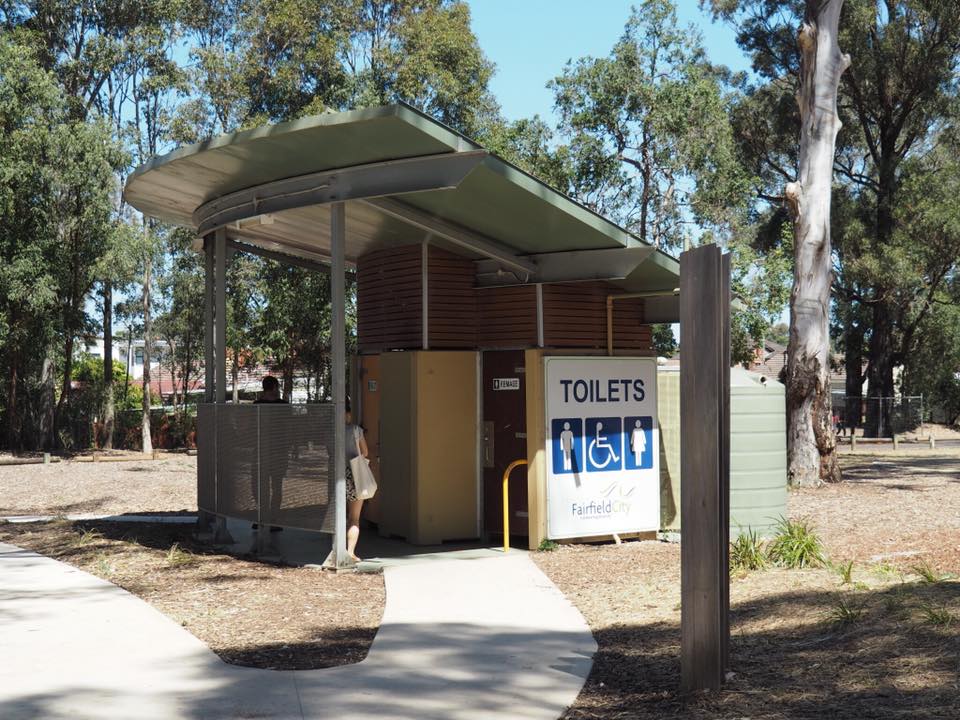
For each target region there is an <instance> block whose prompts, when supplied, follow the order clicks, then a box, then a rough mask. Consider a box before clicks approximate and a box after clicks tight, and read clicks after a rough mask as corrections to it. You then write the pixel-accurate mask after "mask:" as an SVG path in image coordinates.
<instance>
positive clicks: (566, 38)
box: [470, 0, 749, 120]
mask: <svg viewBox="0 0 960 720" xmlns="http://www.w3.org/2000/svg"><path fill="white" fill-rule="evenodd" d="M632 4H635V2H634V3H631V2H628V1H626V0H587V1H585V0H471V2H470V11H471V15H472V18H473V31H474V34H476V36H477V39H478V40H479V42H480V47H481V48H482V49H483V51H484V52H485V53H486V55H487V57H488V58H490V60H492V61H493V62H494V63H496V65H497V73H496V75H495V76H494V78H493V81H492V82H491V89H492V90H493V92H494V94H495V96H496V97H497V99H498V100H499V101H500V105H501V107H502V110H503V114H504V115H505V116H506V117H507V118H509V119H510V120H516V119H519V118H522V117H530V116H532V115H534V114H538V113H539V114H540V115H541V116H542V117H544V118H547V117H552V108H553V97H552V94H551V93H550V91H549V90H548V89H547V88H546V84H547V82H548V81H549V80H551V79H552V78H554V77H556V76H557V75H559V74H560V72H561V71H562V70H563V66H564V65H565V64H566V62H567V61H568V60H571V59H572V60H576V59H577V58H580V57H583V56H586V55H592V56H594V57H599V56H604V55H607V54H609V52H610V50H611V49H612V48H613V45H614V43H616V41H617V39H618V38H619V37H620V35H621V34H622V33H623V26H624V24H625V23H626V21H627V17H628V16H629V15H630V6H631V5H632ZM676 4H677V6H678V10H677V14H678V16H679V18H680V22H681V23H682V24H684V25H694V26H695V27H696V28H697V30H699V31H700V33H701V35H702V36H703V40H704V45H705V46H706V48H707V53H708V55H709V57H710V60H711V62H714V63H717V64H722V65H726V66H727V67H729V68H731V69H733V70H748V69H749V62H748V60H747V58H746V57H745V56H744V55H743V53H741V52H740V49H739V48H738V47H737V44H736V42H735V41H734V36H733V32H732V31H731V29H730V28H729V27H728V26H726V25H723V24H720V23H714V22H712V21H711V20H710V17H709V16H708V15H707V14H706V13H703V12H701V11H700V9H699V7H698V5H699V3H698V2H697V0H677V3H676Z"/></svg>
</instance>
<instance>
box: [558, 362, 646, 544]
mask: <svg viewBox="0 0 960 720" xmlns="http://www.w3.org/2000/svg"><path fill="white" fill-rule="evenodd" d="M544 363H545V368H546V370H545V376H546V403H547V408H546V410H547V428H546V430H547V447H546V451H547V536H548V537H550V538H573V537H586V536H591V535H610V534H613V533H627V532H637V531H645V530H659V529H660V463H659V457H660V438H659V435H658V430H657V365H656V360H654V359H653V358H611V357H551V358H546V359H545V360H544Z"/></svg>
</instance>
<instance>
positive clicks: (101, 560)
mask: <svg viewBox="0 0 960 720" xmlns="http://www.w3.org/2000/svg"><path fill="white" fill-rule="evenodd" d="M95 567H96V569H97V574H98V575H102V576H104V577H107V576H109V575H113V572H114V570H115V569H116V568H114V567H113V563H111V562H110V558H109V557H107V554H106V553H100V554H98V555H97V561H96V564H95Z"/></svg>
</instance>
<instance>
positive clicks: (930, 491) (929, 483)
mask: <svg viewBox="0 0 960 720" xmlns="http://www.w3.org/2000/svg"><path fill="white" fill-rule="evenodd" d="M890 462H891V458H890V457H888V456H887V457H881V458H879V459H878V458H873V457H863V456H852V457H845V458H844V465H845V467H846V470H847V477H848V478H849V480H850V481H849V482H847V483H845V484H843V485H838V486H832V487H827V488H821V489H818V490H804V491H800V492H791V493H790V498H789V514H790V515H791V516H792V517H805V518H806V519H808V520H809V521H810V522H811V523H812V525H813V527H814V529H815V530H816V531H817V533H818V534H819V535H820V537H821V538H822V539H823V541H824V545H825V549H826V553H827V555H828V557H829V558H830V559H831V560H832V561H834V562H836V563H837V564H839V563H840V562H842V561H847V560H853V561H854V568H853V577H852V582H851V583H843V581H842V578H841V575H840V574H839V573H838V572H837V571H834V570H831V569H827V568H823V569H811V570H786V569H776V568H775V569H770V570H766V571H757V572H751V573H741V574H739V575H737V576H735V577H733V578H732V579H731V587H730V597H731V610H732V617H731V636H732V640H731V669H732V671H733V673H734V675H733V676H732V677H731V678H730V679H729V681H728V682H727V684H726V686H725V688H724V689H723V690H722V691H721V692H718V693H712V694H707V695H701V696H694V697H689V698H684V697H681V696H680V694H679V693H678V691H677V690H678V687H677V686H678V682H679V677H680V548H679V546H678V545H672V544H667V543H658V542H632V543H625V544H623V545H620V546H616V545H603V546H583V545H581V546H562V547H560V548H558V549H557V550H555V551H553V552H545V553H536V554H535V555H534V559H535V561H536V562H537V564H538V565H539V566H540V567H541V568H542V569H543V570H544V572H545V573H546V574H547V575H548V576H549V577H550V578H551V579H552V580H553V581H554V582H555V583H556V584H557V585H558V586H559V587H560V589H561V590H562V591H563V592H564V593H565V594H566V595H567V596H568V597H569V598H570V599H571V601H572V602H573V603H574V604H575V605H576V606H577V607H578V608H579V609H580V611H581V612H582V613H583V615H584V617H585V618H586V619H587V622H588V623H589V624H590V627H591V628H592V630H593V632H594V635H595V637H596V639H597V643H598V646H599V651H598V653H597V655H596V658H595V662H594V667H593V670H592V672H591V675H590V678H589V680H588V682H587V684H586V685H585V687H584V689H583V691H582V692H581V693H580V696H579V697H578V698H577V701H576V703H575V704H574V706H573V707H571V708H570V709H569V710H568V712H567V713H566V715H565V716H564V717H565V718H566V719H567V720H587V719H588V718H589V719H598V718H602V719H603V720H621V719H625V718H651V719H653V718H657V719H658V720H659V719H661V718H683V719H684V720H686V719H690V720H693V719H696V720H700V719H704V720H705V719H706V718H711V719H713V718H724V719H729V720H733V719H734V718H736V719H741V718H751V719H753V720H787V719H790V720H792V719H794V718H810V719H813V718H817V719H820V718H837V719H838V720H847V719H849V720H854V719H857V720H859V719H860V718H884V719H888V718H889V719H893V718H904V719H906V718H944V719H946V718H950V719H951V720H955V719H956V718H958V717H960V582H957V581H956V580H954V579H942V578H943V576H945V575H948V576H949V575H950V574H953V575H956V574H957V573H958V572H960V458H958V457H956V456H954V457H949V456H935V457H931V456H929V455H928V456H924V457H920V458H917V457H910V458H909V459H906V460H904V459H903V458H901V459H899V460H894V461H893V463H894V464H893V465H890V464H888V463H890ZM915 568H923V569H924V570H928V571H929V573H930V574H931V579H933V580H936V582H924V581H923V580H922V579H921V576H920V574H918V572H919V571H918V570H916V569H915Z"/></svg>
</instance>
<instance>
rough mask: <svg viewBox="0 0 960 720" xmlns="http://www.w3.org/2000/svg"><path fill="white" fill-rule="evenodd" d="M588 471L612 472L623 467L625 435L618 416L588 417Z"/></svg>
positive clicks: (586, 432)
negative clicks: (622, 432) (623, 435)
mask: <svg viewBox="0 0 960 720" xmlns="http://www.w3.org/2000/svg"><path fill="white" fill-rule="evenodd" d="M584 424H585V426H586V427H585V428H584V435H585V436H586V437H585V440H586V441H587V452H586V461H587V462H586V466H587V467H586V469H587V472H611V471H613V470H622V469H623V437H622V435H621V420H620V418H618V417H601V418H597V417H594V418H587V419H586V421H585V423H584Z"/></svg>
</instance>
